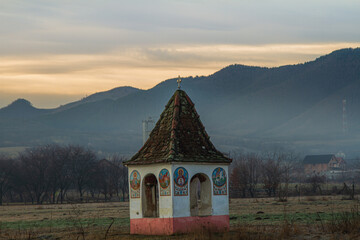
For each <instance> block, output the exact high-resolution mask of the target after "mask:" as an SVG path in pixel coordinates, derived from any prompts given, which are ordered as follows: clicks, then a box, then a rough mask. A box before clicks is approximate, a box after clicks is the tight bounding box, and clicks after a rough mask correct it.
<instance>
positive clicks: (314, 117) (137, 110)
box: [0, 48, 360, 153]
mask: <svg viewBox="0 0 360 240" xmlns="http://www.w3.org/2000/svg"><path fill="white" fill-rule="evenodd" d="M359 82H360V49H359V48H357V49H343V50H338V51H335V52H333V53H331V54H328V55H326V56H323V57H320V58H318V59H316V60H315V61H311V62H308V63H304V64H298V65H291V66H282V67H277V68H260V67H249V66H243V65H231V66H228V67H226V68H224V69H221V70H220V71H218V72H216V73H214V74H212V75H210V76H208V77H195V78H193V77H189V78H184V79H183V82H182V89H184V90H185V91H186V92H187V94H188V95H189V96H190V98H191V99H192V100H193V102H194V103H195V107H196V109H197V111H198V113H199V114H200V117H201V120H202V121H203V123H204V125H205V127H206V129H207V131H208V133H209V134H210V136H212V139H213V141H214V142H215V144H218V145H219V146H221V147H222V148H223V149H227V150H228V149H231V147H230V146H236V145H241V144H245V145H246V144H247V143H244V142H243V140H242V139H252V140H251V141H250V140H249V141H250V142H252V143H251V144H252V145H251V146H250V145H249V146H246V148H247V149H257V148H262V146H263V145H262V144H258V143H259V142H262V141H266V142H271V141H273V142H277V141H278V139H281V140H284V141H296V140H297V139H306V138H307V139H320V140H321V139H330V138H331V139H337V138H339V129H340V132H341V126H340V128H339V124H340V125H341V108H342V106H341V100H342V99H343V98H346V99H348V121H349V136H350V138H351V137H352V138H356V136H358V135H359V131H360V121H357V119H359V117H360V113H359V110H358V109H360V100H359V99H360V98H359V97H358V95H359V94H358V93H359V90H360V83H359ZM176 87H177V84H176V79H170V80H167V81H164V82H162V83H160V84H158V85H157V86H155V87H154V88H152V89H149V90H146V91H141V90H136V89H130V93H128V94H126V93H125V94H124V95H122V96H121V97H119V98H117V96H119V95H117V94H118V93H116V94H114V95H112V93H111V91H110V92H109V91H108V92H106V93H104V94H105V95H102V93H101V94H100V93H99V94H98V95H96V94H95V95H94V96H93V97H91V98H90V97H89V99H88V100H86V101H79V103H77V102H76V103H72V104H69V105H66V106H67V107H63V108H60V109H58V110H57V111H54V112H47V113H45V114H39V115H36V116H35V118H32V119H31V120H29V121H22V122H21V126H20V125H19V126H18V129H22V130H26V135H25V136H21V134H20V131H18V130H17V126H16V124H17V123H12V130H8V129H7V127H8V126H7V125H6V124H1V122H0V131H3V130H4V129H7V132H6V134H8V136H11V138H10V139H9V138H7V140H6V142H7V144H8V145H9V144H16V143H17V142H16V139H18V138H20V137H22V141H23V142H24V141H25V142H26V141H28V142H29V144H30V143H31V142H32V141H34V139H36V140H37V141H38V142H42V141H55V142H61V143H69V142H71V143H80V144H87V145H90V146H94V147H96V148H98V149H102V150H106V151H121V152H124V151H127V152H128V153H133V152H135V151H136V150H138V148H139V147H140V146H141V121H142V120H143V119H145V118H146V117H148V116H152V117H155V119H157V118H158V116H159V114H160V113H161V112H162V111H163V109H164V106H165V104H166V103H167V101H168V100H169V99H170V97H171V96H172V94H173V93H174V91H175V90H176ZM119 89H120V88H119ZM123 90H124V89H123ZM114 92H116V91H114ZM104 96H105V97H104ZM114 96H115V97H114ZM91 99H96V100H95V101H91ZM80 103H81V104H80ZM350 128H351V130H350ZM2 129H3V130H2ZM341 137H343V136H341ZM24 139H27V140H24ZM4 141H5V140H4V138H1V136H0V146H1V144H4ZM289 144H290V143H289ZM245 145H244V146H245ZM310 147H311V146H310Z"/></svg>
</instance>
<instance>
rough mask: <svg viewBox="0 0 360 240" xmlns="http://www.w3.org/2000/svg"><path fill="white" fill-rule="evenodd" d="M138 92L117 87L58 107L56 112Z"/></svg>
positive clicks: (134, 89) (136, 89)
mask: <svg viewBox="0 0 360 240" xmlns="http://www.w3.org/2000/svg"><path fill="white" fill-rule="evenodd" d="M138 91H142V90H141V89H138V88H133V87H117V88H113V89H111V90H109V91H104V92H98V93H94V94H91V95H90V96H87V97H85V98H83V99H81V100H79V101H76V102H72V103H68V104H66V105H63V106H60V107H59V108H58V109H56V110H57V111H62V110H65V109H69V108H72V107H76V106H78V105H81V104H84V103H88V102H96V101H101V100H105V99H112V100H115V99H118V98H121V97H125V96H127V95H129V94H131V93H134V92H138Z"/></svg>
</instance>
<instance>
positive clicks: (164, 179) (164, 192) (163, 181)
mask: <svg viewBox="0 0 360 240" xmlns="http://www.w3.org/2000/svg"><path fill="white" fill-rule="evenodd" d="M159 185H160V196H171V178H170V172H169V170H167V169H166V168H163V169H161V171H160V173H159Z"/></svg>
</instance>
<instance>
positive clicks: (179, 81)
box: [177, 75, 181, 89]
mask: <svg viewBox="0 0 360 240" xmlns="http://www.w3.org/2000/svg"><path fill="white" fill-rule="evenodd" d="M177 83H178V89H180V88H181V86H180V83H181V77H180V75H179V78H178V80H177Z"/></svg>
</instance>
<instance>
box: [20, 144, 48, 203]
mask: <svg viewBox="0 0 360 240" xmlns="http://www.w3.org/2000/svg"><path fill="white" fill-rule="evenodd" d="M54 154H55V153H54V146H53V145H46V146H41V147H35V148H32V149H29V150H26V151H25V152H24V153H23V154H21V156H20V169H18V170H17V171H19V172H18V177H19V178H20V179H21V182H22V184H23V186H24V187H25V189H26V190H27V192H28V194H29V196H30V197H31V201H32V203H34V202H35V201H36V203H38V204H42V203H43V201H44V199H45V197H46V196H47V194H48V192H49V190H50V187H51V181H50V175H51V172H50V166H51V162H52V161H53V160H52V159H53V158H54ZM19 174H20V176H19Z"/></svg>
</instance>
